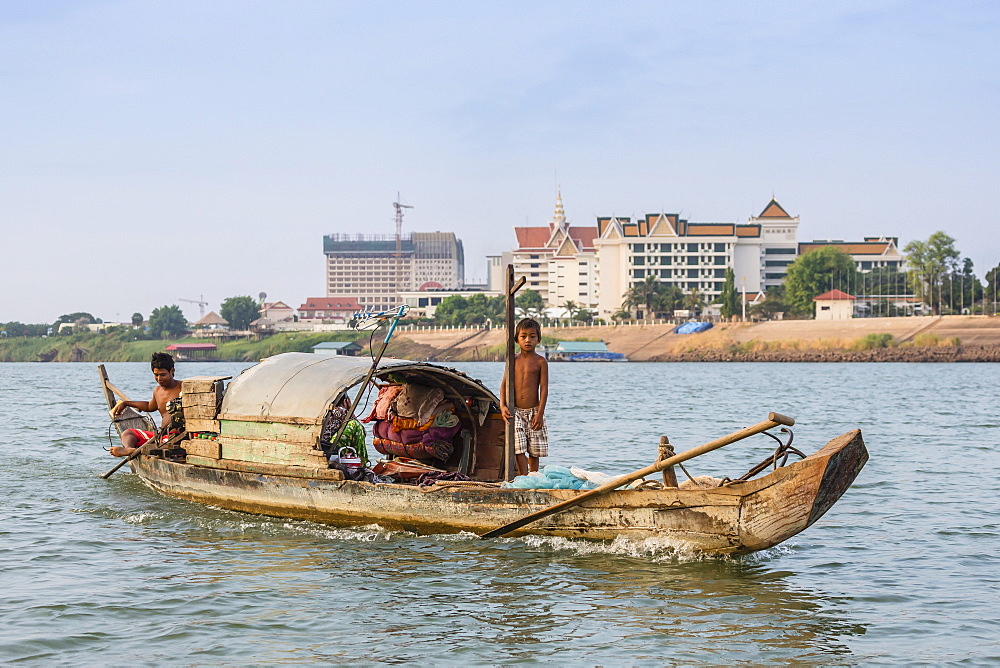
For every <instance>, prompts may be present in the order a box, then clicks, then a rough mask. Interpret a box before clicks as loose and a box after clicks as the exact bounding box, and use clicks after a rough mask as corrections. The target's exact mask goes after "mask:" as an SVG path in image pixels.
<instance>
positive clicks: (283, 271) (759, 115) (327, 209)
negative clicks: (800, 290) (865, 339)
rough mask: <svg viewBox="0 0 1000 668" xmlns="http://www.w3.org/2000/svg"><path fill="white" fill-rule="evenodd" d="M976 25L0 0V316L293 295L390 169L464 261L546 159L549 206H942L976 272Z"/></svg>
mask: <svg viewBox="0 0 1000 668" xmlns="http://www.w3.org/2000/svg"><path fill="white" fill-rule="evenodd" d="M581 7H583V9H584V10H585V11H581V10H580V8H581ZM998 37H1000V7H997V6H996V5H994V4H993V3H989V2H959V3H952V4H948V5H947V6H939V5H936V4H934V3H919V2H881V3H870V2H848V3H837V5H836V6H800V5H799V4H796V3H791V2H787V3H779V2H776V3H762V4H760V5H756V6H754V8H753V11H752V12H751V11H749V10H748V9H747V8H746V7H745V6H744V5H741V4H739V3H719V4H715V5H712V6H711V7H700V6H699V7H694V6H685V5H678V6H665V5H663V3H633V4H630V5H629V6H628V7H610V6H606V5H603V4H597V3H594V4H584V5H582V6H581V5H579V4H576V3H547V4H545V5H544V6H523V7H503V6H475V5H473V6H465V5H458V4H451V3H442V2H436V3H426V4H421V5H410V4H407V3H394V2H381V3H378V2H377V3H365V4H361V3H319V2H304V3H295V4H293V5H285V4H282V5H278V4H277V3H274V4H272V3H265V2H249V3H239V4H237V3H231V2H219V1H209V2H203V3H194V2H178V3H170V4H169V5H166V4H156V3H141V4H140V3H127V2H118V1H111V2H96V1H94V2H74V3H71V2H38V3H5V4H3V5H0V58H2V63H3V65H2V67H0V81H2V85H3V90H4V95H2V96H0V124H2V126H3V127H4V128H5V132H4V150H3V151H0V176H2V178H0V225H2V231H3V237H2V238H3V248H4V249H5V250H6V251H7V252H6V253H5V254H4V265H5V281H4V283H5V287H6V288H7V289H6V290H5V291H4V293H5V294H4V300H3V302H2V309H0V319H2V320H4V321H6V320H20V321H22V322H51V321H53V320H54V319H55V318H57V317H58V316H59V315H61V314H63V313H69V312H72V311H80V310H83V311H89V312H91V313H93V314H94V315H95V316H97V317H100V318H103V319H105V320H116V319H122V320H124V319H127V318H128V317H129V316H130V315H131V314H132V312H133V311H139V312H141V313H143V315H145V316H147V317H148V315H149V313H150V312H151V310H152V309H153V308H157V307H159V306H163V305H165V304H178V305H179V306H181V307H182V309H183V310H184V312H185V314H186V315H187V317H188V318H189V319H191V320H196V319H197V317H198V307H197V305H196V304H192V303H189V302H180V301H178V300H179V299H181V298H184V299H200V298H201V296H202V295H203V296H204V298H205V300H206V301H208V302H209V306H208V307H207V309H206V310H217V309H218V306H219V303H220V302H221V301H222V300H223V299H225V298H226V297H230V296H235V295H243V294H246V295H251V296H254V297H256V295H257V294H258V293H259V292H266V293H267V294H268V295H269V299H276V300H282V301H285V302H286V303H292V302H296V303H298V302H299V301H300V300H302V299H305V298H307V297H309V296H313V295H318V294H322V293H323V289H324V285H325V283H324V256H323V252H322V238H323V236H325V235H328V234H335V233H377V234H392V233H393V231H394V221H393V217H394V210H393V207H392V202H394V201H396V196H397V192H399V193H400V196H401V197H402V199H403V201H404V203H406V204H410V205H412V206H414V208H413V209H408V210H407V211H406V214H405V215H406V217H405V221H404V228H403V231H404V234H407V233H412V232H434V231H442V232H454V233H455V234H456V235H457V236H458V237H459V238H461V239H462V240H463V242H464V244H465V257H466V263H465V264H466V280H467V281H468V282H479V283H483V282H485V281H486V260H485V257H486V256H487V255H496V254H499V253H500V252H503V251H505V250H510V249H511V248H512V247H514V246H515V243H516V242H515V240H514V233H513V228H514V227H515V226H524V225H544V224H546V222H547V221H548V220H549V219H550V218H551V215H552V205H553V202H554V200H555V194H556V190H557V186H561V189H562V196H563V200H564V202H565V207H566V214H567V218H568V220H569V221H570V222H571V223H572V224H574V225H594V224H595V221H596V218H597V217H598V216H629V217H632V218H633V219H635V218H638V217H641V216H643V215H645V214H646V213H660V212H663V213H679V214H681V215H682V216H683V217H685V218H688V219H689V220H693V221H704V222H732V221H745V220H746V219H747V218H749V217H751V216H755V215H757V214H758V213H759V212H760V211H761V210H762V209H763V207H764V206H765V205H766V204H767V202H768V201H769V200H770V199H771V198H772V197H776V198H777V199H778V200H779V201H780V202H781V203H782V206H784V207H785V208H786V209H787V210H788V212H789V213H790V214H791V215H792V216H799V217H800V218H801V224H800V227H799V239H800V240H802V241H808V240H810V239H831V238H836V239H857V238H860V237H862V236H864V235H888V236H896V237H899V240H900V247H903V246H905V245H906V243H907V242H909V241H911V240H914V239H926V238H927V237H928V236H929V235H930V234H931V233H932V232H934V231H936V230H943V231H945V232H946V233H948V234H950V235H951V236H953V237H955V238H956V240H957V243H956V246H957V247H958V249H959V250H960V251H961V252H962V255H963V256H968V257H970V258H972V259H973V261H974V262H975V268H976V273H977V274H978V275H979V276H980V277H982V276H983V275H984V274H985V273H986V271H988V270H989V269H990V268H991V267H993V266H996V265H997V264H998V263H1000V235H997V234H995V233H993V231H992V228H993V216H994V213H993V204H992V201H991V198H990V195H991V188H990V185H991V184H992V183H993V181H995V178H996V174H997V167H998V161H1000V157H998V156H1000V152H998V151H997V144H998V138H1000V130H998V129H997V127H996V124H995V122H994V121H993V119H994V118H995V116H996V111H997V106H998V105H997V103H998V101H1000V100H998V97H1000V81H998V79H1000V68H997V66H996V65H997V60H998V53H997V51H998V50H997V47H996V46H995V45H996V44H997V43H998V39H997V38H998ZM165 269H166V271H165ZM293 306H294V304H293Z"/></svg>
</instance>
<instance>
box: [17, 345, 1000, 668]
mask: <svg viewBox="0 0 1000 668" xmlns="http://www.w3.org/2000/svg"><path fill="white" fill-rule="evenodd" d="M107 366H108V372H109V374H110V376H111V379H112V381H113V382H114V383H115V384H116V385H118V386H119V387H120V388H122V389H123V390H124V391H125V392H126V393H128V394H129V395H130V396H132V397H133V398H142V399H145V398H148V394H149V393H150V391H151V388H152V378H151V375H150V373H149V369H148V367H147V366H146V365H144V364H109V365H107ZM245 367H246V365H241V364H180V365H179V366H178V377H185V376H191V375H205V374H216V373H223V374H235V373H238V372H239V371H240V370H241V369H243V368H245ZM459 368H461V369H462V370H464V371H466V372H468V373H469V374H470V375H472V376H474V377H477V378H482V379H483V380H484V381H486V382H487V384H488V385H489V386H490V387H491V388H492V389H493V390H494V392H496V391H497V389H498V386H499V378H500V374H501V372H502V365H500V364H489V363H479V364H463V365H459ZM550 369H551V390H550V401H549V408H548V412H547V415H548V421H549V428H550V438H551V454H550V457H549V458H548V459H547V460H546V461H547V462H548V463H559V464H564V465H581V466H584V467H586V468H591V469H596V470H602V471H605V472H608V473H615V472H626V471H629V470H633V469H637V468H640V467H642V466H645V465H647V464H649V463H651V462H652V461H653V460H654V459H655V458H656V452H657V445H656V444H657V442H658V440H659V437H660V435H663V434H666V435H669V436H670V440H671V442H672V443H674V445H675V447H676V449H677V451H678V452H679V451H681V450H682V449H687V448H689V447H693V446H695V445H698V444H700V443H703V442H706V441H709V440H711V439H713V438H716V437H718V436H721V435H724V434H726V433H729V432H731V431H735V430H736V429H739V428H741V427H743V426H746V425H749V424H753V423H756V422H759V421H760V420H762V419H764V418H765V417H766V415H767V412H768V411H772V410H773V411H778V412H781V413H785V414H787V415H791V416H793V417H795V418H796V419H797V421H798V424H797V425H796V427H795V445H796V446H798V447H800V448H801V449H803V450H805V451H806V452H812V451H815V450H816V449H818V448H819V447H821V446H822V445H823V444H824V443H826V441H827V440H829V439H830V438H833V437H834V436H837V435H839V434H841V433H843V432H845V431H848V430H850V429H853V428H855V427H859V428H861V429H862V431H863V433H864V436H865V440H866V443H867V445H868V449H869V451H870V453H871V460H870V461H869V463H868V465H867V466H866V467H865V469H864V470H863V471H862V472H861V475H860V476H859V478H858V480H857V482H856V483H855V484H854V486H853V487H852V488H851V489H850V490H848V492H847V493H846V495H845V496H844V497H843V498H842V499H841V500H840V501H839V502H838V503H837V504H836V505H835V506H834V507H833V508H832V509H831V510H830V511H829V512H828V513H827V515H826V516H824V517H823V518H822V519H821V520H820V521H819V522H817V523H816V524H815V525H813V526H812V527H810V528H809V529H807V530H806V531H805V532H803V533H801V534H799V535H798V536H795V537H794V538H792V539H791V540H789V541H787V542H786V543H785V544H783V545H781V546H778V547H776V548H773V549H771V550H767V551H764V552H761V553H757V554H754V555H750V556H747V557H742V558H738V559H724V558H703V557H698V556H697V555H694V554H690V553H688V552H686V551H685V550H683V549H682V548H679V547H678V546H676V545H671V544H668V543H666V542H664V541H656V540H649V541H645V542H642V543H627V542H617V543H610V544H608V543H590V542H584V541H568V540H563V539H541V538H505V539H499V540H492V541H481V540H478V539H476V538H475V537H471V536H430V537H421V536H414V535H412V534H408V533H401V532H388V531H385V530H383V529H381V528H379V527H377V526H360V527H353V528H333V527H327V526H323V525H318V524H312V523H308V522H290V521H284V520H278V519H272V518H265V517H256V516H250V515H244V514H240V513H235V512H229V511H223V510H218V509H214V508H209V507H203V506H199V505H195V504H192V503H188V502H185V501H180V500H175V499H170V498H166V497H163V496H160V495H159V494H157V493H155V492H152V491H151V490H149V489H147V488H146V487H145V486H144V485H143V484H142V483H141V481H139V479H138V478H136V477H135V476H134V475H131V474H129V473H125V472H124V471H125V470H126V469H122V470H121V471H119V472H118V473H116V474H115V475H114V476H113V477H112V478H111V479H110V480H107V481H105V480H102V479H100V478H99V477H98V474H100V473H101V472H103V471H105V470H107V469H108V468H110V466H111V465H113V463H114V462H115V460H114V459H113V458H111V457H110V456H108V455H107V453H106V452H104V451H103V450H102V446H106V445H107V444H108V439H107V433H108V420H107V417H106V412H105V410H104V402H103V397H102V395H101V393H100V392H99V389H98V380H97V373H96V371H95V368H94V365H90V364H0V507H2V509H3V510H2V513H0V583H2V590H3V593H2V596H0V662H3V663H17V662H20V663H25V664H28V665H51V664H63V665H67V664H68V665H123V664H129V665H134V664H184V665H190V664H195V665H206V664H209V665H213V664H227V665H228V664H233V665H245V664H248V663H252V664H282V663H314V662H323V663H336V664H353V663H362V664H372V663H382V662H386V663H404V664H418V663H421V664H422V663H430V664H441V665H454V664H463V665H465V664H474V665H483V664H486V665H493V664H509V663H535V662H551V663H556V664H567V665H587V666H589V665H622V664H625V665H650V666H660V665H665V664H675V663H684V664H714V665H718V664H731V663H737V662H752V663H775V664H784V663H806V664H824V665H831V664H832V665H838V664H845V665H850V664H856V663H871V662H876V663H894V664H902V663H914V662H926V663H934V664H939V663H950V662H971V663H998V662H1000V622H998V617H1000V615H998V610H1000V557H998V548H1000V541H998V537H1000V495H998V493H997V490H996V483H997V479H998V469H1000V455H998V447H1000V415H998V397H1000V388H998V382H1000V381H998V378H1000V365H996V364H955V365H950V364H634V363H632V364H600V363H589V364H588V363H573V364H553V365H551V367H550ZM772 445H773V442H772V441H770V439H767V438H766V437H763V436H758V437H754V438H752V439H748V440H746V441H742V442H740V443H738V444H734V445H731V446H729V447H727V448H724V449H722V450H720V451H718V452H715V453H711V454H710V455H706V456H704V457H702V458H698V459H696V460H694V461H692V462H691V465H690V466H689V470H690V471H691V473H692V475H698V474H704V473H712V474H715V475H718V476H720V477H721V476H722V475H730V476H732V477H736V476H739V475H741V474H742V473H743V472H745V471H746V470H747V469H749V468H750V466H751V465H752V464H754V463H756V462H757V461H760V460H761V459H763V458H764V457H765V456H766V455H767V454H768V453H769V452H770V451H771V448H772ZM679 475H683V474H681V473H680V472H679Z"/></svg>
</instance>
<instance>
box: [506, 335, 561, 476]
mask: <svg viewBox="0 0 1000 668" xmlns="http://www.w3.org/2000/svg"><path fill="white" fill-rule="evenodd" d="M514 336H515V337H516V338H517V345H518V346H520V348H521V352H520V353H518V354H517V356H516V357H514V413H513V415H512V414H511V412H510V410H509V409H508V407H507V377H506V375H505V376H504V379H503V380H502V381H501V382H500V412H501V413H502V414H503V418H504V420H508V421H509V420H510V419H511V418H513V419H514V455H515V458H516V460H517V472H518V474H519V475H527V473H528V472H529V471H537V470H538V459H539V457H546V456H548V454H549V431H548V429H547V428H546V426H545V402H546V401H547V400H548V398H549V363H548V361H546V359H545V358H544V357H542V356H541V355H539V354H538V353H536V352H535V348H537V347H538V344H539V342H540V341H541V339H542V327H541V325H539V324H538V323H537V322H535V321H534V320H532V319H531V318H525V319H524V320H522V321H521V322H519V323H517V328H516V329H515V330H514Z"/></svg>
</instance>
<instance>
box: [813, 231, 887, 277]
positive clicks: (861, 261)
mask: <svg viewBox="0 0 1000 668" xmlns="http://www.w3.org/2000/svg"><path fill="white" fill-rule="evenodd" d="M829 246H832V247H834V248H836V249H837V250H839V251H841V252H843V253H847V254H848V255H850V256H851V259H852V260H854V265H855V266H856V267H857V268H858V271H860V272H861V273H865V274H866V273H868V272H869V271H872V270H873V269H880V268H882V267H892V268H894V269H895V270H896V271H903V264H904V262H905V261H906V256H904V255H903V254H902V253H900V252H899V239H898V238H896V237H865V240H864V241H842V240H840V239H832V240H829V241H823V240H816V241H808V242H803V243H801V244H799V255H804V254H805V253H808V252H809V251H814V250H819V249H820V248H827V247H829Z"/></svg>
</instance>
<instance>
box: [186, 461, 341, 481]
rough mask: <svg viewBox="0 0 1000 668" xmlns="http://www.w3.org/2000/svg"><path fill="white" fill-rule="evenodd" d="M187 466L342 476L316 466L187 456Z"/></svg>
mask: <svg viewBox="0 0 1000 668" xmlns="http://www.w3.org/2000/svg"><path fill="white" fill-rule="evenodd" d="M187 463H188V464H193V465H195V466H204V467H207V468H213V469H221V470H224V471H240V472H244V473H260V474H264V475H281V476H288V477H291V478H308V479H316V480H333V481H338V480H343V479H344V474H343V473H341V472H340V471H338V470H337V469H330V468H326V467H318V466H285V465H283V464H262V463H256V462H241V461H236V460H232V459H213V458H208V457H200V456H197V455H188V458H187Z"/></svg>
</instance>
